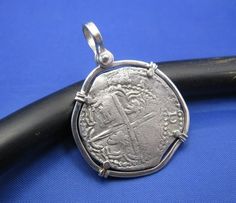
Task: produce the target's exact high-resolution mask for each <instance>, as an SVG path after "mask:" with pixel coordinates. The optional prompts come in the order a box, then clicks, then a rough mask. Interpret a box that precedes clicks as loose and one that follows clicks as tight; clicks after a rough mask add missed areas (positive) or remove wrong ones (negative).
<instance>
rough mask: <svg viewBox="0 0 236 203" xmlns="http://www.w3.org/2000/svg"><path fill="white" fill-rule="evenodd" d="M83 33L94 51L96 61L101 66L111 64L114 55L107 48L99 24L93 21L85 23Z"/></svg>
mask: <svg viewBox="0 0 236 203" xmlns="http://www.w3.org/2000/svg"><path fill="white" fill-rule="evenodd" d="M83 33H84V36H85V38H86V39H87V41H88V45H89V46H90V48H91V49H92V51H93V52H94V55H95V60H96V63H97V64H98V65H100V66H101V67H107V66H110V65H111V64H112V63H113V61H114V57H113V55H112V53H111V52H110V51H108V50H107V49H105V47H104V44H103V40H102V35H101V33H100V32H99V30H98V28H97V26H96V25H95V24H94V23H93V22H89V23H86V24H85V25H83Z"/></svg>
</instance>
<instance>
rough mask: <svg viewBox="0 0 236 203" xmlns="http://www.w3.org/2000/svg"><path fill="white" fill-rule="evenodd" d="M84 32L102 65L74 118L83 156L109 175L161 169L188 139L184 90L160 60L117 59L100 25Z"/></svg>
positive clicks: (79, 98) (84, 88)
mask: <svg viewBox="0 0 236 203" xmlns="http://www.w3.org/2000/svg"><path fill="white" fill-rule="evenodd" d="M83 32H84V35H85V37H86V39H87V40H88V43H89V46H90V47H91V49H92V50H93V52H94V55H95V61H96V64H97V67H96V68H95V69H93V70H92V72H91V73H90V74H89V75H88V76H87V78H86V79H85V82H84V84H83V86H82V88H81V90H80V91H79V92H78V93H77V94H76V97H75V100H76V102H75V107H74V110H73V114H72V120H71V127H72V132H73V136H74V139H75V141H76V144H77V146H78V147H79V149H80V151H81V153H82V155H83V157H84V158H85V159H86V161H87V162H88V164H89V165H90V166H91V167H92V168H93V169H94V170H96V171H97V172H98V173H99V175H101V176H103V177H107V176H114V177H136V176H142V175H147V174H150V173H153V172H156V171H158V170H160V169H161V168H163V167H164V166H165V165H166V164H167V163H168V161H169V160H170V159H171V157H172V156H173V154H174V153H175V151H176V150H177V149H178V147H179V146H180V145H181V143H182V142H184V141H185V140H186V139H187V132H188V127H189V112H188V108H187V106H186V104H185V102H184V100H183V98H182V96H181V94H180V93H179V91H178V89H177V88H176V87H175V85H174V84H173V83H172V82H171V80H170V79H169V78H168V77H167V76H166V75H165V74H164V73H163V72H161V71H160V70H159V69H158V67H157V65H156V64H154V63H146V62H142V61H134V60H123V61H114V58H113V55H112V54H111V52H110V51H108V50H107V49H105V48H104V44H103V41H102V36H101V34H100V32H99V30H98V29H97V27H96V26H95V24H93V23H91V22H90V23H88V24H85V25H84V27H83Z"/></svg>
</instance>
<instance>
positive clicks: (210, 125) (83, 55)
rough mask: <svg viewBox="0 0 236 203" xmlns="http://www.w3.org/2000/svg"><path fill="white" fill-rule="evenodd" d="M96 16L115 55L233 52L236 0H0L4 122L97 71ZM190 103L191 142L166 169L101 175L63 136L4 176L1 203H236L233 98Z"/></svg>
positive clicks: (153, 57)
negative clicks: (91, 30) (89, 37)
mask: <svg viewBox="0 0 236 203" xmlns="http://www.w3.org/2000/svg"><path fill="white" fill-rule="evenodd" d="M90 20H92V21H94V22H96V24H97V25H98V27H99V28H100V30H101V32H102V34H103V38H104V39H105V44H106V46H107V48H108V49H109V50H111V51H112V52H113V53H114V55H115V57H116V59H138V60H144V61H166V60H177V59H189V58H202V57H215V56H226V55H236V1H235V0H224V1H223V0H221V1H219V0H198V1H194V0H182V1H177V0H172V1H165V0H157V1H155V0H152V1H148V0H145V1H114V2H112V1H106V0H97V1H91V0H86V1H81V0H80V1H76V0H67V1H66V0H64V1H63V0H47V1H46V0H45V1H43V0H37V1H33V0H32V1H30V0H24V1H18V0H0V118H2V117H4V116H6V115H7V114H9V113H11V112H14V111H15V110H17V109H19V108H20V107H23V106H25V105H27V104H29V103H31V102H33V101H35V100H37V99H39V98H41V97H43V96H45V95H47V94H49V93H51V92H54V91H56V90H58V89H60V88H62V87H64V86H67V85H69V84H71V83H73V82H75V81H78V80H81V79H83V78H84V77H85V76H86V75H87V74H88V73H89V72H90V71H91V70H92V68H93V67H94V61H93V53H92V52H91V50H90V49H89V47H88V46H87V43H86V41H85V40H84V37H83V35H82V32H81V25H82V24H83V23H86V22H88V21H90ZM188 105H189V108H190V113H191V129H190V133H189V136H190V137H189V140H188V141H187V143H185V144H184V145H183V147H181V148H180V150H179V151H178V152H177V154H176V156H175V157H174V158H173V159H172V161H171V162H170V163H169V164H168V166H167V167H166V168H165V169H164V170H162V171H161V172H159V173H156V174H153V175H151V176H146V177H143V178H137V179H127V180H124V179H121V180H120V179H108V180H104V179H102V178H100V177H97V174H96V173H95V172H94V171H92V169H90V168H89V167H88V166H87V164H86V163H85V161H84V160H83V159H82V158H81V156H80V154H79V151H78V150H77V149H76V147H75V145H74V144H72V142H71V141H65V142H61V143H58V144H55V145H54V146H52V147H51V148H48V149H46V150H45V151H44V152H43V153H41V154H38V155H37V156H36V157H34V159H31V160H25V161H24V162H22V163H20V164H18V165H17V166H16V167H15V168H13V169H12V170H10V171H9V172H8V173H6V174H4V175H3V176H2V177H0V201H3V202H6V201H44V202H45V201H55V202H65V201H69V202H75V201H76V202H85V201H86V202H108V201H112V202H121V201H122V202H123V201H130V200H134V201H153V202H154V201H194V200H195V201H205V202H209V201H216V200H218V201H231V202H236V156H235V155H236V147H235V146H236V125H235V124H236V123H235V122H236V121H235V118H236V97H231V98H218V99H208V100H199V101H191V102H188ZM19 122H20V121H19Z"/></svg>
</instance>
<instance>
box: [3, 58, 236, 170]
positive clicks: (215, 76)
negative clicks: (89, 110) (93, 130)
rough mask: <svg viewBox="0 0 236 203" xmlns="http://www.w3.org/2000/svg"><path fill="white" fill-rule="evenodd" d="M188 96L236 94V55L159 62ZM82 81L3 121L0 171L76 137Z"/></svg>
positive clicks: (189, 97) (163, 69) (161, 68)
mask: <svg viewBox="0 0 236 203" xmlns="http://www.w3.org/2000/svg"><path fill="white" fill-rule="evenodd" d="M158 67H159V69H160V70H162V71H163V72H164V73H165V74H166V75H167V76H169V77H170V78H171V79H172V80H173V81H174V83H175V84H176V86H177V87H178V88H179V90H180V92H181V93H182V95H183V96H184V98H185V99H191V98H200V97H202V96H205V95H208V96H209V95H216V94H218V95H225V94H232V93H236V57H223V58H211V59H198V60H186V61H173V62H162V63H158ZM81 84H82V81H81V82H78V83H75V84H73V85H71V86H69V87H67V88H64V89H62V90H59V91H58V92H56V93H54V94H51V95H49V96H47V97H45V98H42V99H41V100H39V101H36V102H34V103H32V104H30V105H28V106H26V107H24V108H22V109H20V110H19V111H17V112H15V113H13V114H11V115H9V116H7V117H6V118H4V119H2V120H1V121H0V171H1V170H2V169H4V168H5V167H6V166H8V165H9V163H11V162H12V161H13V160H15V159H17V158H19V157H20V156H21V155H23V154H24V153H26V152H27V151H28V150H29V149H31V148H32V147H33V148H34V146H35V145H37V146H41V145H45V144H48V143H51V142H53V141H54V140H55V139H57V138H59V137H62V136H64V135H66V136H72V135H71V130H70V118H71V112H72V108H73V105H74V97H75V94H76V92H77V91H78V90H79V89H80V87H81Z"/></svg>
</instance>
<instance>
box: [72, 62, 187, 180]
mask: <svg viewBox="0 0 236 203" xmlns="http://www.w3.org/2000/svg"><path fill="white" fill-rule="evenodd" d="M152 65H153V63H146V62H143V61H135V60H122V61H114V62H112V64H111V65H110V66H109V67H106V68H105V69H104V67H102V66H100V65H99V66H97V67H96V68H95V69H93V71H92V72H91V73H90V74H89V75H88V77H87V78H86V79H85V81H84V83H83V85H82V87H81V90H80V91H79V93H80V94H82V95H85V96H87V95H88V93H89V91H90V88H91V86H92V84H93V82H94V80H95V78H96V77H97V76H98V75H99V74H101V73H103V72H104V70H105V71H107V70H110V69H112V68H117V67H119V68H121V67H138V68H144V69H149V68H150V67H151V66H152ZM155 74H157V75H158V76H160V77H161V78H162V79H163V80H164V81H165V82H166V83H167V84H168V85H169V87H170V88H171V89H172V90H173V91H174V93H175V95H176V96H177V98H178V100H179V102H180V104H181V106H182V109H183V112H184V125H183V130H182V132H181V133H182V134H184V135H187V133H188V129H189V123H190V116H189V111H188V107H187V105H186V103H185V101H184V99H183V97H182V95H181V94H180V92H179V90H178V89H177V87H176V86H175V85H174V83H173V82H172V81H171V80H170V79H169V78H168V77H167V76H166V75H165V74H164V73H163V72H162V71H160V70H159V69H158V67H157V68H156V69H155ZM83 103H84V102H82V101H78V100H77V101H76V103H75V106H74V109H73V113H72V118H71V129H72V133H73V136H74V139H75V142H76V144H77V146H78V148H79V150H80V152H81V154H82V156H83V157H84V159H85V160H86V161H87V162H88V164H89V165H90V166H91V167H92V168H93V169H94V170H96V171H97V172H98V173H99V172H100V170H101V169H102V164H101V165H98V164H97V163H96V161H94V160H93V158H92V157H91V156H90V154H89V152H88V151H87V150H86V148H85V146H84V144H83V141H82V139H81V136H80V129H79V125H78V119H79V114H80V110H81V108H82V106H83ZM181 143H182V141H181V139H179V138H176V139H175V141H174V142H173V143H172V145H171V147H170V148H169V149H168V150H167V151H166V153H165V155H164V156H163V157H162V159H161V161H160V162H159V164H157V165H156V166H155V167H152V168H148V169H144V170H137V171H119V170H114V169H108V170H107V171H106V173H107V174H108V175H109V176H112V177H122V178H130V177H138V176H144V175H149V174H151V173H154V172H157V171H159V170H160V169H162V168H163V167H164V166H165V165H166V164H167V163H168V162H169V161H170V159H171V157H172V156H173V155H174V153H175V152H176V150H177V149H178V148H179V146H180V145H181Z"/></svg>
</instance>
